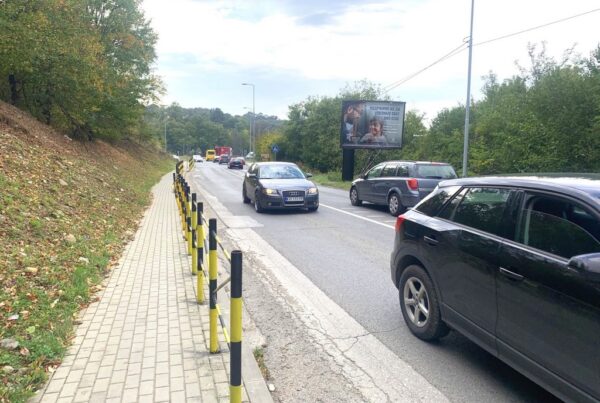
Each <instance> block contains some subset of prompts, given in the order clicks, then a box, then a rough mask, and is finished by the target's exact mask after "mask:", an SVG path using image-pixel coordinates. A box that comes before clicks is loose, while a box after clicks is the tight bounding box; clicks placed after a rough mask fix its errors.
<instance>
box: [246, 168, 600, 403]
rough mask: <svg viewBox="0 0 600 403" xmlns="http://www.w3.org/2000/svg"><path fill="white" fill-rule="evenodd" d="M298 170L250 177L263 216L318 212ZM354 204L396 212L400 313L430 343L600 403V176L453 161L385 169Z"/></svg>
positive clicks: (361, 188)
mask: <svg viewBox="0 0 600 403" xmlns="http://www.w3.org/2000/svg"><path fill="white" fill-rule="evenodd" d="M310 177H311V175H310V174H305V173H304V172H302V170H301V169H300V168H299V167H298V166H297V165H295V164H293V163H285V162H259V163H253V164H252V165H250V167H249V168H248V171H247V172H246V174H245V176H244V180H243V184H242V200H243V202H244V203H252V204H253V205H254V208H255V210H256V211H257V212H259V213H261V212H264V211H265V210H268V209H307V210H309V211H316V210H317V209H318V207H319V191H318V188H317V186H316V185H315V184H314V183H313V182H312V181H310V180H309V179H308V178H310ZM349 199H350V203H351V204H352V205H353V206H359V205H361V204H362V203H363V202H368V203H373V204H380V205H386V206H387V208H388V211H389V212H390V214H392V215H397V216H398V217H397V219H396V225H395V237H394V247H393V251H392V253H391V256H390V270H391V279H392V283H393V285H394V286H395V287H396V288H397V290H398V296H399V305H400V313H401V315H402V317H403V319H404V321H405V323H406V325H407V327H408V328H409V330H410V331H411V332H412V333H413V334H414V335H415V336H416V337H418V338H420V339H422V340H425V341H432V340H437V339H439V338H442V337H444V336H445V335H447V334H448V333H449V332H450V330H455V331H458V332H460V333H461V334H463V335H465V336H466V337H467V338H469V339H470V340H472V341H473V342H475V343H476V344H477V345H479V346H481V347H482V348H483V349H485V350H487V351H488V352H489V353H491V354H492V355H494V356H496V357H498V358H499V359H500V360H502V361H504V362H506V363H507V364H509V365H510V366H512V367H513V368H515V369H516V370H517V371H519V372H521V373H522V374H524V375H525V376H527V377H529V378H530V379H532V380H533V381H534V382H536V383H538V384H539V385H541V386H543V387H544V388H546V389H547V390H549V391H550V392H551V393H553V394H555V395H556V396H558V397H559V398H561V399H564V400H566V401H578V402H579V401H581V402H598V401H600V175H583V174H582V175H573V174H569V175H544V176H499V177H481V178H462V179H458V178H457V175H456V172H455V171H454V169H453V168H452V166H450V165H449V164H446V163H439V162H415V161H386V162H382V163H381V164H378V165H376V166H374V167H373V168H372V169H370V170H369V171H368V172H367V173H366V174H365V175H362V176H361V177H360V178H358V179H357V180H355V181H354V182H352V185H351V188H350V191H349Z"/></svg>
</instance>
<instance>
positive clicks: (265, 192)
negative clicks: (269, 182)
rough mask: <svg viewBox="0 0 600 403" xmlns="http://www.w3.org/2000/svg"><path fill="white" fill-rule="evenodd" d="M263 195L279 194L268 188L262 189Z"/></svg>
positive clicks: (275, 190)
mask: <svg viewBox="0 0 600 403" xmlns="http://www.w3.org/2000/svg"><path fill="white" fill-rule="evenodd" d="M263 193H264V194H266V195H276V194H279V192H278V191H277V189H269V188H265V189H263Z"/></svg>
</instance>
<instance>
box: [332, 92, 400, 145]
mask: <svg viewBox="0 0 600 403" xmlns="http://www.w3.org/2000/svg"><path fill="white" fill-rule="evenodd" d="M405 106H406V103H405V102H396V101H351V100H349V101H342V124H341V134H340V142H341V145H342V148H373V149H380V148H381V149H392V148H402V133H403V132H404V109H405Z"/></svg>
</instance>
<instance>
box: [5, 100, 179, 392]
mask: <svg viewBox="0 0 600 403" xmlns="http://www.w3.org/2000/svg"><path fill="white" fill-rule="evenodd" d="M173 166H174V162H173V160H170V159H168V158H167V157H166V156H165V155H159V154H158V153H157V152H156V151H155V150H153V149H152V148H150V147H145V146H140V145H139V144H133V143H126V144H121V145H120V146H117V147H113V146H110V145H108V144H105V143H102V142H93V143H86V144H82V143H79V142H76V141H72V140H70V139H68V138H67V137H66V136H63V135H61V134H58V133H56V132H53V131H52V130H51V129H50V128H48V127H46V126H44V125H41V124H40V123H38V122H36V121H34V120H33V119H31V118H29V117H28V116H27V115H26V114H25V113H23V112H21V111H18V110H17V109H14V108H12V107H10V106H8V105H6V104H3V103H0V245H1V248H0V284H2V287H1V289H0V339H3V341H4V343H3V344H5V346H4V347H1V346H0V401H1V402H5V401H10V402H21V401H25V400H26V399H27V398H28V397H30V396H31V395H32V394H33V392H34V391H35V389H36V388H38V387H40V386H41V385H42V384H43V382H44V381H45V380H46V379H47V374H48V372H49V371H50V372H51V371H53V370H54V369H55V368H56V366H57V365H58V364H59V363H60V361H61V358H62V357H63V355H64V353H65V351H66V348H67V347H68V346H69V343H70V340H71V338H72V336H73V327H74V325H75V324H76V318H77V314H78V311H79V310H80V309H81V308H82V307H85V306H86V305H88V304H89V303H90V302H92V301H93V300H94V299H95V298H97V297H95V296H94V293H95V292H97V291H98V290H100V289H101V285H100V282H101V280H102V279H103V278H104V276H105V275H106V274H107V273H108V271H109V270H110V267H111V264H113V263H115V262H116V260H117V259H118V257H119V255H120V253H121V252H122V249H123V247H124V246H125V244H126V241H127V240H128V239H130V238H131V237H132V236H133V235H134V233H135V231H136V229H137V226H138V222H139V219H140V218H141V215H142V213H143V211H144V210H145V208H146V206H147V205H148V203H149V202H150V193H149V191H150V189H151V187H152V186H153V185H154V184H155V183H156V182H157V181H158V179H159V178H160V177H161V176H162V175H163V174H165V173H166V172H168V171H170V170H171V169H172V168H173ZM15 342H17V343H18V346H17V347H16V348H15ZM11 344H12V345H11Z"/></svg>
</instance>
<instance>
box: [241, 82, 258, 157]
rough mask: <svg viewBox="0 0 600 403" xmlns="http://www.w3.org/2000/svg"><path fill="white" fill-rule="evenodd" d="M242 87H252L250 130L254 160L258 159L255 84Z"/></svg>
mask: <svg viewBox="0 0 600 403" xmlns="http://www.w3.org/2000/svg"><path fill="white" fill-rule="evenodd" d="M242 85H249V86H251V87H252V127H251V128H250V151H254V158H255V159H256V157H257V156H256V133H255V117H256V113H255V109H254V106H255V104H254V84H252V83H242Z"/></svg>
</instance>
